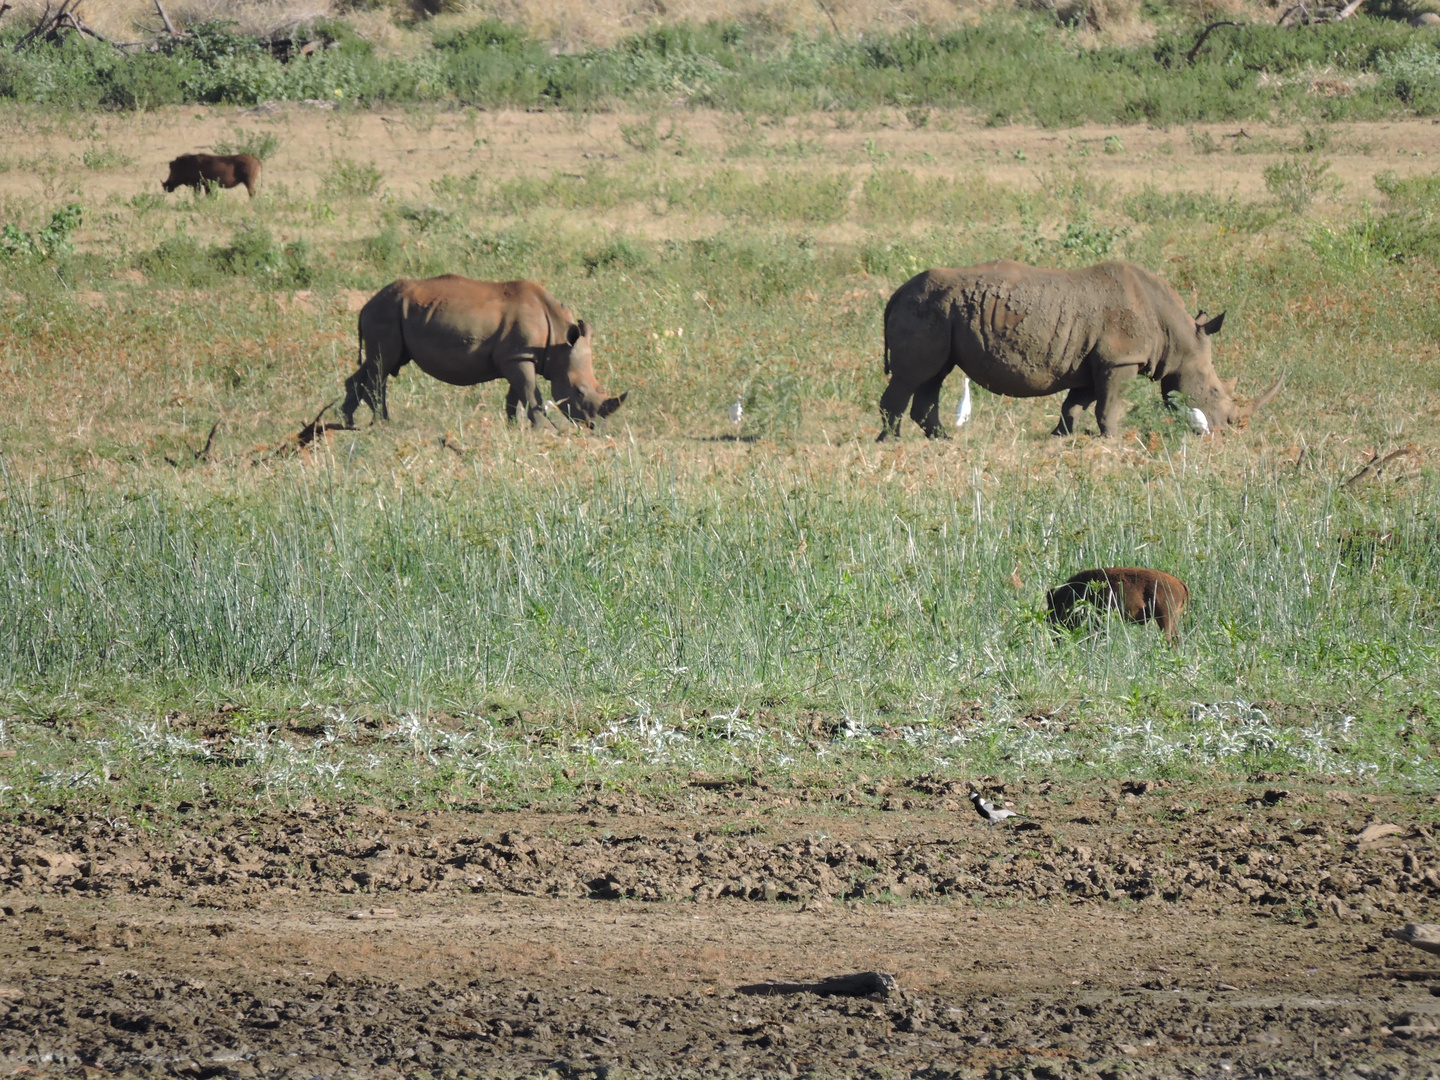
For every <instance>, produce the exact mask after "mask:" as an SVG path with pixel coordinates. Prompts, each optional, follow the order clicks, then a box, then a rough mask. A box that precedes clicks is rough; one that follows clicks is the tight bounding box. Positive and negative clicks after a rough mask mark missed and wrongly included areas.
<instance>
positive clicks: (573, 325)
mask: <svg viewBox="0 0 1440 1080" xmlns="http://www.w3.org/2000/svg"><path fill="white" fill-rule="evenodd" d="M359 339H360V340H359V354H360V355H359V362H360V367H359V370H358V371H356V372H355V374H354V375H352V376H350V378H349V379H347V380H346V382H345V403H344V404H343V405H342V406H341V412H342V414H343V415H344V417H345V423H346V425H353V424H354V422H355V410H356V409H357V408H358V407H359V405H360V402H362V401H363V402H365V403H366V404H367V405H369V406H370V408H371V411H372V412H378V413H379V415H380V417H381V419H384V420H388V419H390V411H389V409H388V408H387V406H386V404H385V382H386V380H387V379H388V378H389V377H390V376H391V375H394V374H395V373H396V372H397V371H399V370H400V369H401V368H402V367H404V366H405V365H406V364H408V363H409V362H410V361H411V360H414V361H415V364H416V366H417V367H419V368H420V370H421V371H423V372H425V374H427V375H430V376H432V377H434V378H436V379H439V380H440V381H441V382H447V383H450V384H451V385H453V386H474V385H475V384H476V383H483V382H490V381H491V380H493V379H505V380H506V381H507V382H508V383H509V384H510V390H509V393H507V394H506V396H505V410H506V414H507V415H508V416H509V418H510V419H511V420H514V419H515V418H516V414H517V413H518V411H519V409H520V406H521V405H522V404H523V405H524V407H525V412H526V415H527V416H528V417H529V419H530V423H531V425H532V426H538V425H539V424H540V422H541V420H543V419H544V417H545V408H544V404H543V402H542V400H541V396H540V389H539V380H540V379H542V378H544V379H549V380H550V388H551V396H552V397H553V398H554V400H555V404H556V405H557V406H559V408H560V409H561V411H562V412H563V413H564V414H565V415H566V416H568V417H569V418H570V419H571V420H575V421H578V422H580V423H584V424H588V425H591V426H593V425H594V422H595V420H596V418H597V417H603V416H609V415H610V414H611V413H613V412H614V411H615V410H616V409H618V408H619V407H620V403H621V402H622V401H624V400H625V397H626V395H625V394H621V395H620V396H619V397H608V396H607V395H606V394H605V391H604V390H602V389H601V387H600V384H599V383H598V382H597V381H596V379H595V369H594V366H593V363H594V362H593V356H592V352H591V341H592V334H591V329H590V327H589V326H588V325H587V324H586V323H585V321H584V320H583V319H581V320H577V319H575V317H574V316H573V315H571V314H570V310H569V309H568V308H567V307H565V305H563V304H561V303H560V302H559V301H558V300H556V299H555V298H554V297H553V296H551V295H550V294H549V293H548V292H546V291H545V289H544V288H542V287H541V286H540V285H537V284H536V283H535V282H533V281H474V280H472V279H470V278H465V277H460V276H459V275H458V274H444V275H442V276H440V277H433V278H425V279H423V280H413V279H407V278H402V279H400V280H399V281H394V282H391V283H390V284H389V285H387V286H385V288H383V289H381V290H380V291H379V292H378V293H376V294H375V295H374V296H372V297H371V298H370V299H369V300H368V301H366V303H365V306H364V307H363V308H362V309H361V310H360V319H359Z"/></svg>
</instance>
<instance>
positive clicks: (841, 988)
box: [735, 971, 901, 998]
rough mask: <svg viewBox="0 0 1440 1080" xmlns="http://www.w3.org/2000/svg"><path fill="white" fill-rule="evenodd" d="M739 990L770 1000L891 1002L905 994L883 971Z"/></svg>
mask: <svg viewBox="0 0 1440 1080" xmlns="http://www.w3.org/2000/svg"><path fill="white" fill-rule="evenodd" d="M735 989H736V990H737V991H738V992H739V993H742V994H751V995H755V996H759V997H770V996H772V995H777V994H819V995H821V996H822V997H882V998H888V997H892V996H898V995H899V994H900V992H901V991H900V985H899V984H898V983H897V982H896V981H895V976H893V975H886V974H885V973H884V972H882V971H862V972H860V974H858V975H832V976H830V978H828V979H821V980H820V981H819V982H805V983H781V982H763V983H751V984H750V985H749V986H737V987H736V988H735Z"/></svg>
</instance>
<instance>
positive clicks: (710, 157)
mask: <svg viewBox="0 0 1440 1080" xmlns="http://www.w3.org/2000/svg"><path fill="white" fill-rule="evenodd" d="M330 104H331V103H326V102H315V103H292V104H275V103H271V104H266V105H262V106H258V107H256V108H253V109H241V108H232V107H219V106H215V107H212V106H185V107H180V106H177V107H173V108H166V109H161V110H157V111H156V112H154V113H148V114H139V115H137V114H128V113H117V114H113V115H91V114H85V115H84V122H83V123H81V122H79V121H78V120H67V119H66V118H64V117H58V118H57V117H56V116H55V115H53V114H52V113H50V112H44V111H33V110H24V109H20V110H15V111H13V112H12V113H10V114H9V115H8V117H7V119H8V121H9V122H10V123H11V124H12V125H13V127H14V130H15V137H14V138H13V139H12V140H11V141H10V143H9V144H8V146H7V147H6V148H5V149H4V150H3V151H0V165H3V166H4V167H3V168H0V201H4V200H15V201H16V203H17V204H19V205H26V206H33V205H35V204H36V203H37V202H38V203H40V204H43V205H46V206H48V205H50V204H52V203H55V202H63V201H65V200H66V199H69V198H73V197H83V198H84V199H85V200H86V201H87V202H90V203H99V202H104V201H106V200H115V201H124V200H129V199H131V198H133V197H134V196H136V195H141V194H152V195H159V194H162V193H161V191H160V182H161V181H162V180H163V179H164V178H165V176H166V170H167V168H168V165H169V162H170V160H171V159H172V158H174V157H175V156H176V155H178V154H184V153H195V152H208V151H213V150H215V148H216V147H217V146H219V145H221V144H223V143H225V142H227V141H234V139H235V136H236V133H237V132H240V131H244V132H248V133H250V134H252V135H255V134H271V135H274V136H275V137H276V138H277V139H278V140H279V145H278V148H277V149H276V151H275V153H274V155H273V157H271V158H270V159H268V160H267V161H266V162H265V184H266V187H265V189H263V190H265V191H266V192H267V194H269V195H276V194H277V193H281V194H289V195H292V196H298V195H301V194H303V193H310V194H313V193H315V192H318V191H320V190H321V188H322V186H323V185H324V183H325V181H326V179H327V177H328V176H329V175H330V174H331V173H332V172H333V170H334V168H335V163H336V162H337V161H348V160H354V161H358V162H361V163H364V164H369V165H374V166H375V167H376V168H378V169H379V170H380V172H381V174H382V176H383V187H384V189H385V190H388V191H389V192H390V193H391V194H393V195H395V196H396V197H405V198H418V199H422V200H426V199H433V198H435V195H434V192H433V190H432V187H431V185H432V183H433V182H434V181H435V180H437V179H438V178H440V177H443V176H447V175H453V176H456V177H465V176H470V175H472V174H477V173H478V174H480V175H483V176H484V177H485V178H486V179H490V180H503V179H511V178H514V177H536V176H547V175H551V174H554V173H566V172H569V173H573V174H576V175H583V174H584V173H585V172H586V170H587V169H590V168H592V167H595V166H597V165H603V166H604V167H605V168H607V169H612V170H622V171H623V170H627V169H632V168H633V169H638V170H640V171H641V172H645V171H648V170H650V169H652V168H653V169H662V168H663V169H665V170H669V171H673V172H674V174H675V175H676V176H678V177H685V176H689V175H704V174H706V173H708V172H711V171H713V169H714V167H715V165H716V163H722V164H725V165H727V166H729V167H733V168H737V169H741V170H749V171H755V172H763V171H766V170H772V169H776V168H781V169H793V170H797V171H808V172H814V173H816V174H825V175H828V174H833V173H835V172H837V171H843V172H844V173H846V174H847V175H849V176H850V177H851V179H852V181H853V182H854V184H855V185H857V187H858V185H859V184H860V183H862V182H863V179H864V177H865V176H866V175H868V174H869V173H870V172H871V171H873V170H875V169H880V168H893V167H903V168H904V169H906V170H907V171H909V172H912V173H914V174H915V175H917V176H922V177H930V176H934V177H945V178H954V177H955V176H957V175H960V176H967V177H971V178H973V180H974V182H975V183H977V184H983V183H985V182H990V183H995V184H1003V185H1006V186H1009V187H1013V188H1015V189H1018V190H1033V189H1036V188H1041V187H1053V186H1055V185H1056V184H1057V183H1060V182H1061V180H1060V179H1057V178H1059V177H1063V176H1069V175H1071V170H1076V169H1078V170H1080V171H1081V172H1082V173H1083V174H1084V176H1085V177H1087V178H1088V179H1089V181H1091V182H1093V183H1094V184H1095V185H1096V186H1097V187H1098V188H1101V189H1107V190H1110V191H1113V192H1128V191H1138V190H1140V189H1142V188H1143V187H1145V186H1146V185H1151V186H1153V187H1155V188H1157V189H1159V190H1162V191H1194V192H1214V193H1216V194H1217V195H1219V196H1222V197H1228V196H1231V195H1234V196H1236V197H1238V198H1242V199H1264V198H1266V187H1265V181H1264V170H1265V168H1266V167H1267V166H1270V165H1274V164H1276V163H1277V162H1281V161H1284V160H1285V159H1286V158H1287V156H1288V155H1289V154H1290V153H1292V152H1293V151H1294V149H1295V147H1296V146H1297V145H1299V143H1300V142H1301V140H1302V139H1303V138H1304V137H1305V131H1304V129H1303V128H1301V127H1299V126H1295V125H1278V124H1265V123H1257V122H1250V121H1247V122H1245V123H1244V124H1239V123H1227V124H1196V125H1190V126H1186V127H1185V128H1183V129H1182V128H1156V127H1145V126H1139V125H1132V126H1124V125H1117V124H1086V125H1082V126H1079V127H1074V128H1066V129H1058V130H1057V129H1045V128H1035V127H1031V126H1026V125H1019V124H1017V125H1010V126H1006V127H993V126H989V125H987V124H986V123H985V122H984V120H983V118H978V117H974V116H971V115H969V114H967V113H965V112H963V111H959V110H935V111H934V112H933V114H931V116H932V118H931V119H930V120H929V121H928V122H927V124H926V125H925V126H924V127H918V128H917V127H915V126H914V125H913V124H912V123H910V122H909V121H907V120H906V119H905V117H904V116H903V115H902V114H901V113H900V112H898V111H894V110H873V111H869V112H864V113H844V114H829V113H823V114H822V113H815V114H807V115H801V116H796V117H791V118H787V119H783V120H773V121H772V120H769V119H768V118H760V119H755V118H750V119H749V120H746V119H737V118H735V117H734V116H732V115H730V114H726V113H719V112H713V111H708V110H703V109H695V110H689V109H684V110H681V109H677V110H674V111H667V112H664V113H663V114H662V115H660V116H659V117H658V118H657V116H655V115H635V114H626V113H601V114H594V115H584V116H573V115H570V114H565V113H554V112H551V113H544V112H525V111H522V110H514V109H501V110H496V111H493V112H480V111H476V110H465V111H460V112H437V111H433V110H409V111H406V110H400V109H396V110H389V111H387V110H375V111H367V112H348V111H344V110H341V111H336V110H334V109H333V108H330V107H328V106H329V105H330ZM751 120H754V122H751ZM647 123H653V124H654V125H655V132H656V139H657V140H658V142H659V146H658V148H655V149H649V148H644V149H642V148H637V147H636V146H634V145H631V144H627V142H626V139H625V134H624V133H625V131H626V130H627V129H628V128H631V127H632V126H635V125H640V126H643V125H645V124H647ZM1327 132H1328V136H1329V142H1328V145H1327V146H1326V148H1325V150H1324V151H1323V154H1322V155H1321V156H1322V157H1323V158H1324V160H1325V161H1327V162H1329V163H1330V166H1331V168H1330V171H1329V173H1327V176H1328V177H1330V178H1333V179H1334V180H1336V181H1338V182H1339V187H1338V189H1337V190H1336V191H1334V192H1328V193H1322V196H1321V198H1320V204H1319V208H1318V210H1319V212H1320V213H1322V214H1327V213H1333V212H1335V211H1336V210H1339V209H1341V208H1343V209H1344V210H1345V211H1347V212H1349V211H1353V210H1354V209H1355V207H1357V206H1358V205H1360V204H1361V203H1362V202H1372V203H1373V202H1375V201H1376V200H1377V199H1378V198H1379V197H1380V196H1379V193H1378V192H1377V190H1376V188H1375V185H1374V177H1375V175H1376V174H1377V173H1380V172H1386V171H1393V172H1395V173H1396V174H1397V175H1398V176H1400V177H1409V176H1417V175H1421V176H1428V175H1430V174H1431V173H1432V172H1433V170H1434V162H1435V160H1436V158H1437V156H1440V124H1437V123H1435V122H1433V121H1431V120H1427V119H1423V118H1422V119H1397V120H1390V121H1383V122H1365V123H1341V124H1335V125H1332V126H1330V127H1329V128H1328V129H1327ZM101 147H111V148H116V149H118V150H120V151H122V152H123V154H124V156H125V158H126V159H127V163H126V164H124V165H123V166H117V167H109V168H103V169H101V170H99V171H91V170H89V169H87V168H86V167H85V166H84V165H83V164H82V159H83V157H84V154H85V152H86V151H88V150H94V149H96V148H101ZM1107 147H1108V149H1107ZM187 197H188V196H187ZM218 197H220V198H232V199H240V200H243V199H244V196H243V195H239V196H237V195H235V193H234V192H231V193H229V194H228V195H220V196H218ZM170 198H171V199H172V200H174V199H177V198H180V196H173V195H172V196H170ZM585 213H586V215H587V217H588V218H591V219H593V220H595V221H598V222H601V223H603V224H605V225H607V226H609V227H622V226H623V227H624V228H626V229H629V230H632V231H638V232H641V233H643V234H645V235H649V236H652V237H656V238H660V237H680V236H688V235H691V234H703V233H705V232H707V231H713V230H714V229H715V228H718V227H721V226H722V225H723V224H724V219H723V218H713V219H712V218H709V217H705V216H703V215H700V216H696V215H689V214H682V213H678V212H676V211H673V210H663V211H662V210H659V209H657V210H655V211H654V212H653V213H651V212H643V213H638V214H637V212H636V210H635V208H634V207H633V206H630V205H629V204H627V205H626V206H623V207H621V208H619V209H617V210H612V211H606V212H601V211H597V210H594V209H590V210H586V211H585ZM92 224H93V223H87V227H86V228H85V229H82V231H81V233H80V234H79V239H80V240H81V242H82V244H93V245H96V246H97V247H101V248H103V247H104V245H105V244H106V243H109V242H111V236H110V234H109V233H108V232H106V231H104V230H101V229H98V228H97V229H92V228H91V227H90V226H91V225H92ZM196 224H197V225H200V226H203V225H204V224H205V222H203V221H202V222H196ZM344 231H345V225H344V223H343V222H336V223H330V224H324V223H321V222H319V221H316V222H311V223H309V224H308V225H307V226H306V232H307V235H311V236H315V235H321V234H325V235H329V234H332V233H339V232H344ZM851 231H852V226H849V225H847V224H846V223H837V224H832V225H826V226H820V227H818V228H817V229H816V235H817V238H819V239H821V240H827V239H845V238H848V237H849V236H850V232H851Z"/></svg>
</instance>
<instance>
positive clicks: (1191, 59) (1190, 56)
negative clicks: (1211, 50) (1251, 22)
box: [1185, 19, 1244, 64]
mask: <svg viewBox="0 0 1440 1080" xmlns="http://www.w3.org/2000/svg"><path fill="white" fill-rule="evenodd" d="M1243 25H1244V24H1243V23H1238V22H1234V21H1232V20H1230V19H1224V20H1222V21H1221V22H1213V23H1211V24H1210V25H1209V26H1207V27H1205V29H1204V30H1201V31H1200V36H1199V37H1197V38H1196V39H1195V44H1194V45H1192V46H1191V47H1190V51H1189V52H1188V53H1186V54H1185V62H1186V63H1187V64H1193V63H1195V57H1196V56H1198V55H1199V53H1200V47H1201V46H1202V45H1204V44H1205V39H1206V38H1208V37H1209V36H1210V33H1211V31H1214V30H1218V29H1220V27H1222V26H1243Z"/></svg>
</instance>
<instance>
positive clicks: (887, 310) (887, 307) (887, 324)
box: [881, 292, 900, 375]
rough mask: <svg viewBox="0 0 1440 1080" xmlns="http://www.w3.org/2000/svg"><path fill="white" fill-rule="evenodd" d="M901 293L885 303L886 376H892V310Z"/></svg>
mask: <svg viewBox="0 0 1440 1080" xmlns="http://www.w3.org/2000/svg"><path fill="white" fill-rule="evenodd" d="M899 295H900V294H899V292H895V293H892V294H891V296H890V299H889V300H887V301H885V324H884V326H883V327H882V328H881V341H882V342H883V344H882V346H881V347H882V348H883V350H884V356H885V374H886V375H889V374H890V309H891V308H893V307H894V306H895V297H896V296H899Z"/></svg>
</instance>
